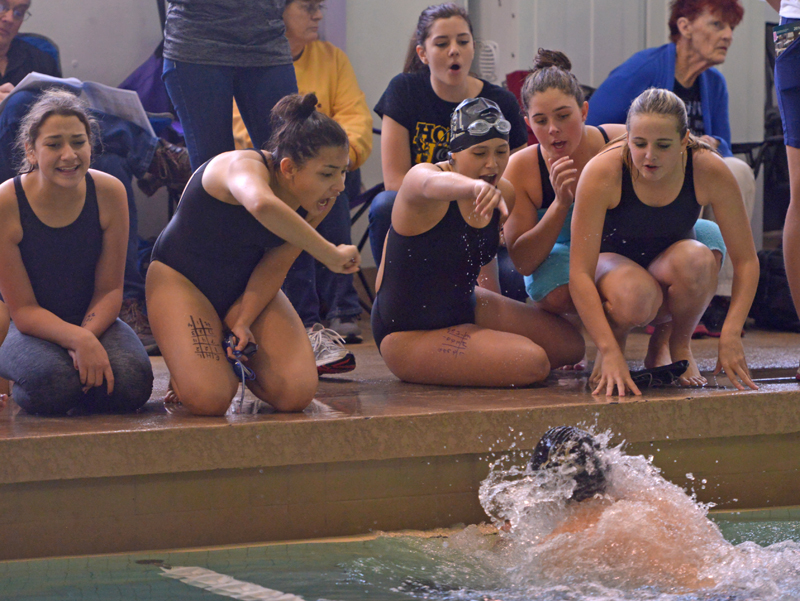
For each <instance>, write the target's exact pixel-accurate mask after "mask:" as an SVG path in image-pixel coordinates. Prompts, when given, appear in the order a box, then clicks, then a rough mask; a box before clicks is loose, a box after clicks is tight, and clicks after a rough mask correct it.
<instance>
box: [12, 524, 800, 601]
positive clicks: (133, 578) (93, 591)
mask: <svg viewBox="0 0 800 601" xmlns="http://www.w3.org/2000/svg"><path fill="white" fill-rule="evenodd" d="M784 517H785V518H789V519H777V518H784ZM712 518H713V519H714V521H715V522H716V523H717V524H718V525H719V526H720V528H721V530H722V532H723V533H724V535H725V537H726V538H727V539H728V540H729V541H731V542H733V543H735V544H738V545H739V546H738V547H737V550H738V551H739V553H740V554H741V555H742V557H743V558H746V559H749V561H750V567H751V568H752V571H753V581H752V587H750V588H742V587H741V586H737V587H732V588H731V589H730V591H729V592H725V591H721V592H720V591H717V592H713V591H707V592H703V593H697V594H690V593H665V592H659V591H657V590H655V589H647V588H646V587H645V588H640V589H636V590H624V589H623V588H617V589H615V588H614V587H608V586H601V585H597V584H594V585H592V584H586V583H583V584H581V583H579V582H565V583H561V584H555V585H547V584H545V585H542V586H538V587H537V586H527V587H525V588H514V587H509V586H507V585H504V584H503V583H502V582H501V580H502V577H503V574H502V570H501V571H498V570H497V569H496V565H495V564H493V562H490V561H486V560H485V559H486V555H487V554H490V553H491V552H492V551H491V549H492V547H493V546H494V545H495V544H496V540H497V538H498V537H497V535H494V534H487V533H486V529H480V528H478V527H476V526H470V527H467V528H459V529H453V530H446V531H439V532H429V533H424V534H422V533H418V534H407V535H377V536H375V537H371V538H362V539H350V540H346V541H345V540H339V541H327V542H310V543H301V544H270V545H261V546H250V547H239V548H223V549H207V550H195V551H180V552H167V553H163V552H162V553H158V552H154V553H138V554H132V555H112V556H96V557H79V558H68V559H46V560H29V561H14V562H3V563H0V598H2V599H29V600H36V601H64V600H71V599H76V600H77V599H80V600H84V601H128V600H136V601H151V600H152V601H164V600H173V599H174V600H198V601H201V600H203V599H207V600H210V601H211V600H213V599H214V598H219V599H225V598H240V599H252V600H253V601H256V600H261V599H271V600H281V601H291V600H292V599H296V598H297V597H298V596H299V597H300V598H302V599H304V600H306V601H315V600H318V599H320V600H329V601H350V600H359V601H360V600H364V599H371V600H375V601H384V600H385V601H391V600H403V599H404V600H409V599H429V600H433V599H441V600H451V599H452V600H456V599H463V600H467V599H469V600H473V599H475V600H480V599H498V600H499V599H502V600H503V601H512V600H513V601H518V600H522V599H525V600H528V599H530V600H534V599H535V600H542V601H544V600H547V601H551V600H552V601H555V600H578V599H587V600H589V599H592V600H600V599H607V600H623V599H626V600H627V599H636V600H644V599H646V600H651V599H653V600H655V599H658V600H660V601H667V600H670V601H690V600H695V599H697V600H707V601H711V600H720V601H721V600H723V599H729V600H733V599H737V600H738V599H741V600H744V599H764V600H768V599H769V600H772V599H776V600H777V599H786V600H789V599H798V598H800V570H798V563H797V561H798V558H800V546H798V545H796V544H795V543H793V542H781V541H787V540H800V508H791V509H782V510H768V511H763V512H747V514H745V515H739V514H719V515H716V516H712ZM744 541H754V542H744ZM755 543H758V544H759V545H773V546H771V547H769V546H767V547H761V546H758V548H756V545H755ZM775 543H777V544H775ZM759 555H760V556H761V557H760V558H759V559H758V560H756V559H755V558H756V556H759ZM482 558H483V560H482ZM164 565H167V566H170V567H172V568H175V567H178V566H181V567H196V568H202V569H203V570H207V571H210V572H213V573H215V574H217V575H218V576H217V577H214V576H213V575H211V577H210V578H207V579H206V581H205V584H203V583H195V585H192V584H187V583H185V582H182V581H180V580H177V579H173V578H167V577H164V576H163V575H162V574H163V573H164V569H163V566H164ZM791 566H794V568H792V567H791ZM205 575H206V576H208V575H209V572H205ZM225 576H227V577H229V580H228V582H230V580H231V579H232V580H236V581H238V582H240V583H245V584H249V585H251V586H250V589H249V590H250V591H251V592H250V596H247V590H248V589H247V587H244V586H239V587H238V590H239V591H242V592H241V593H238V596H235V595H237V593H236V590H237V588H236V586H237V585H236V584H233V585H229V586H228V589H227V593H226V591H220V590H217V591H216V592H215V591H214V590H213V589H212V590H208V589H206V590H204V589H202V588H198V584H199V585H205V586H211V583H213V582H214V581H216V582H221V583H222V584H224V577H225ZM196 578H200V579H202V576H200V577H196ZM223 588H224V587H223ZM279 593H285V594H286V595H287V596H285V597H281V595H280V594H279ZM293 596H294V597H293Z"/></svg>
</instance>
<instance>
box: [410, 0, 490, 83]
mask: <svg viewBox="0 0 800 601" xmlns="http://www.w3.org/2000/svg"><path fill="white" fill-rule="evenodd" d="M450 17H461V18H462V19H464V21H466V22H467V26H468V27H469V33H470V35H471V36H472V38H473V40H474V39H475V34H474V32H473V31H472V21H470V19H469V15H468V14H467V11H466V10H465V9H463V8H462V7H460V6H458V5H457V4H453V3H452V2H445V3H444V4H436V5H434V6H429V7H428V8H426V9H425V10H423V11H422V13H421V14H420V15H419V19H418V20H417V28H416V29H415V30H414V35H412V36H411V41H410V42H409V43H408V51H407V52H406V62H405V64H404V65H403V73H416V72H417V71H422V70H424V69H426V68H427V67H426V66H425V65H424V64H423V62H422V61H421V60H419V56H418V55H417V46H424V45H425V40H427V39H428V38H429V37H430V35H431V27H433V24H434V22H436V21H438V20H439V19H449V18H450Z"/></svg>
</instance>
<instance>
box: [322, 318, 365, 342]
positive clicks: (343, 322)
mask: <svg viewBox="0 0 800 601" xmlns="http://www.w3.org/2000/svg"><path fill="white" fill-rule="evenodd" d="M328 327H329V328H330V329H331V330H333V331H334V332H336V333H337V334H339V336H341V337H342V338H344V343H345V344H358V343H359V342H361V341H362V340H363V339H362V338H361V328H359V327H358V324H357V323H356V318H355V317H334V318H333V319H331V323H330V325H329V326H328Z"/></svg>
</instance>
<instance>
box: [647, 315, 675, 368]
mask: <svg viewBox="0 0 800 601" xmlns="http://www.w3.org/2000/svg"><path fill="white" fill-rule="evenodd" d="M670 334H672V322H667V323H662V324H659V325H657V326H655V330H654V331H653V333H652V334H651V335H650V342H649V343H648V344H647V355H645V358H644V366H645V367H646V368H647V369H652V368H654V367H661V366H662V365H669V364H670V363H672V355H671V354H670V352H669V337H670Z"/></svg>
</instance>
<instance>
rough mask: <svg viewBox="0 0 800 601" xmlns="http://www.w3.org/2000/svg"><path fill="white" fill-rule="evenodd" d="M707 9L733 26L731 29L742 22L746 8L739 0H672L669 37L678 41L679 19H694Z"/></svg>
mask: <svg viewBox="0 0 800 601" xmlns="http://www.w3.org/2000/svg"><path fill="white" fill-rule="evenodd" d="M705 9H708V10H709V12H711V13H712V14H718V15H719V16H720V18H721V19H722V20H723V21H725V23H727V24H728V25H730V26H731V29H733V28H734V27H736V26H737V25H738V24H739V23H741V22H742V19H743V18H744V8H742V5H741V4H739V0H672V2H671V4H670V14H669V39H670V40H672V42H677V41H678V40H679V39H680V37H681V32H680V31H679V30H678V19H680V18H681V17H686V18H687V19H689V20H690V21H694V20H695V19H696V18H697V17H699V16H700V13H702V12H703V11H704V10H705Z"/></svg>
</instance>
